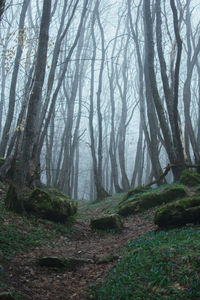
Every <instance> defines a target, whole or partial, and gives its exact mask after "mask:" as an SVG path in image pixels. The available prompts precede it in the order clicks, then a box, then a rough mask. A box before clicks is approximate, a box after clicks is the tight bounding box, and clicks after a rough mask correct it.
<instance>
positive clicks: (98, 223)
mask: <svg viewBox="0 0 200 300" xmlns="http://www.w3.org/2000/svg"><path fill="white" fill-rule="evenodd" d="M90 226H91V227H92V229H100V230H110V229H113V230H116V231H121V230H122V229H123V224H122V221H121V218H120V216H119V215H117V214H113V215H109V216H103V217H100V218H97V219H92V220H90Z"/></svg>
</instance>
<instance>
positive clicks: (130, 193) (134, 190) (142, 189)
mask: <svg viewBox="0 0 200 300" xmlns="http://www.w3.org/2000/svg"><path fill="white" fill-rule="evenodd" d="M149 190H151V188H150V187H145V186H138V187H135V188H132V189H130V190H129V191H128V192H127V193H126V194H125V195H124V197H123V198H122V201H126V200H127V199H129V198H130V197H132V196H136V195H138V194H142V193H144V192H147V191H149Z"/></svg>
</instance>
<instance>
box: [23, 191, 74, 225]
mask: <svg viewBox="0 0 200 300" xmlns="http://www.w3.org/2000/svg"><path fill="white" fill-rule="evenodd" d="M24 208H25V210H26V211H27V212H28V213H31V214H34V215H36V216H37V217H40V218H44V219H48V220H50V221H55V222H60V223H64V222H66V221H67V219H68V217H70V216H73V215H74V214H76V212H77V203H76V202H75V201H72V200H71V199H70V198H69V197H67V196H66V195H65V194H63V193H62V192H60V191H57V190H55V189H52V190H49V191H46V190H42V189H38V188H37V189H35V190H34V191H33V192H32V193H31V194H30V195H29V196H28V197H25V199H24Z"/></svg>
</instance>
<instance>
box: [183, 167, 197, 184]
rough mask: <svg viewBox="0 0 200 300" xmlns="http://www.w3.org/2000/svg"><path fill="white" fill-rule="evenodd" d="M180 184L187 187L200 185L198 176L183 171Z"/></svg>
mask: <svg viewBox="0 0 200 300" xmlns="http://www.w3.org/2000/svg"><path fill="white" fill-rule="evenodd" d="M180 182H181V183H183V184H185V185H188V186H197V185H199V184H200V174H198V173H196V172H193V171H190V170H184V171H183V173H182V174H181V176H180Z"/></svg>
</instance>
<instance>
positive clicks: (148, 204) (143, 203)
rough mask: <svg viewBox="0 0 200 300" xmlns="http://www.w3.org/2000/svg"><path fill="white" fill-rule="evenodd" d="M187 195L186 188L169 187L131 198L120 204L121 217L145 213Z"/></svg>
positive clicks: (178, 186)
mask: <svg viewBox="0 0 200 300" xmlns="http://www.w3.org/2000/svg"><path fill="white" fill-rule="evenodd" d="M186 195H187V193H186V190H185V188H184V186H181V185H173V186H167V187H165V188H163V189H159V190H157V191H150V192H149V193H144V194H141V195H140V194H139V195H135V196H131V197H130V198H129V199H127V200H126V201H124V200H122V201H121V202H120V203H119V212H118V213H119V215H121V216H127V215H130V214H136V213H138V212H142V211H145V210H147V209H149V208H152V207H155V206H158V205H161V204H163V203H169V202H172V201H174V200H175V199H178V198H182V197H185V196H186Z"/></svg>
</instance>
